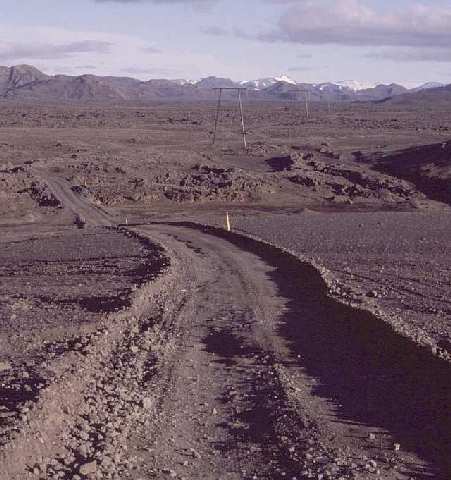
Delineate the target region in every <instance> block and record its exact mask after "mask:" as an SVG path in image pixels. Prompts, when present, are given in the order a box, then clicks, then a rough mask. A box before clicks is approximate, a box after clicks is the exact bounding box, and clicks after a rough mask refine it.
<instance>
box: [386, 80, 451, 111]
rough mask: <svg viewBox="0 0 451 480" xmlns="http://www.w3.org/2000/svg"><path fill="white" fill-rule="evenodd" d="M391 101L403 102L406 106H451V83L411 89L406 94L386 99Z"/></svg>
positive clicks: (447, 107)
mask: <svg viewBox="0 0 451 480" xmlns="http://www.w3.org/2000/svg"><path fill="white" fill-rule="evenodd" d="M386 101H387V102H390V103H395V104H402V105H405V106H406V107H409V106H411V107H414V106H418V105H424V106H425V107H427V106H438V107H439V108H446V109H449V108H451V85H446V86H444V87H438V88H426V89H422V90H419V91H409V92H408V93H406V94H404V95H398V96H395V97H392V98H390V99H387V100H386Z"/></svg>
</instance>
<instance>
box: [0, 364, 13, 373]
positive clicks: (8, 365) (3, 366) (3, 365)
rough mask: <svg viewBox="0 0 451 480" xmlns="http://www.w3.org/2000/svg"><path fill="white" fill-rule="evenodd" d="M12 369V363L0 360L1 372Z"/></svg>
mask: <svg viewBox="0 0 451 480" xmlns="http://www.w3.org/2000/svg"><path fill="white" fill-rule="evenodd" d="M7 370H11V364H10V363H9V362H8V361H3V362H0V372H6V371H7Z"/></svg>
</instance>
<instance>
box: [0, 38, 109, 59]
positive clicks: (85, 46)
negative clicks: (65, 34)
mask: <svg viewBox="0 0 451 480" xmlns="http://www.w3.org/2000/svg"><path fill="white" fill-rule="evenodd" d="M111 46H112V44H111V43H109V42H105V41H99V40H82V41H78V42H70V43H62V44H56V45H53V44H50V43H34V42H33V43H31V42H30V43H3V42H0V60H1V61H17V60H23V59H29V60H34V59H38V60H50V59H61V58H67V57H69V56H72V55H76V54H80V53H97V54H99V53H108V52H109V51H110V48H111Z"/></svg>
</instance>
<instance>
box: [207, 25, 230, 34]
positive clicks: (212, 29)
mask: <svg viewBox="0 0 451 480" xmlns="http://www.w3.org/2000/svg"><path fill="white" fill-rule="evenodd" d="M201 32H202V33H205V34H206V35H213V36H215V37H224V36H227V35H230V32H229V31H228V30H227V29H225V28H223V27H218V26H217V25H210V26H207V27H202V28H201Z"/></svg>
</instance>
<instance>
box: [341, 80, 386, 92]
mask: <svg viewBox="0 0 451 480" xmlns="http://www.w3.org/2000/svg"><path fill="white" fill-rule="evenodd" d="M333 83H334V84H335V85H338V86H339V87H341V88H349V89H350V90H353V91H354V92H358V91H359V90H366V89H368V88H374V87H375V86H376V85H377V84H376V83H369V82H358V81H357V80H341V81H339V82H333Z"/></svg>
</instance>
